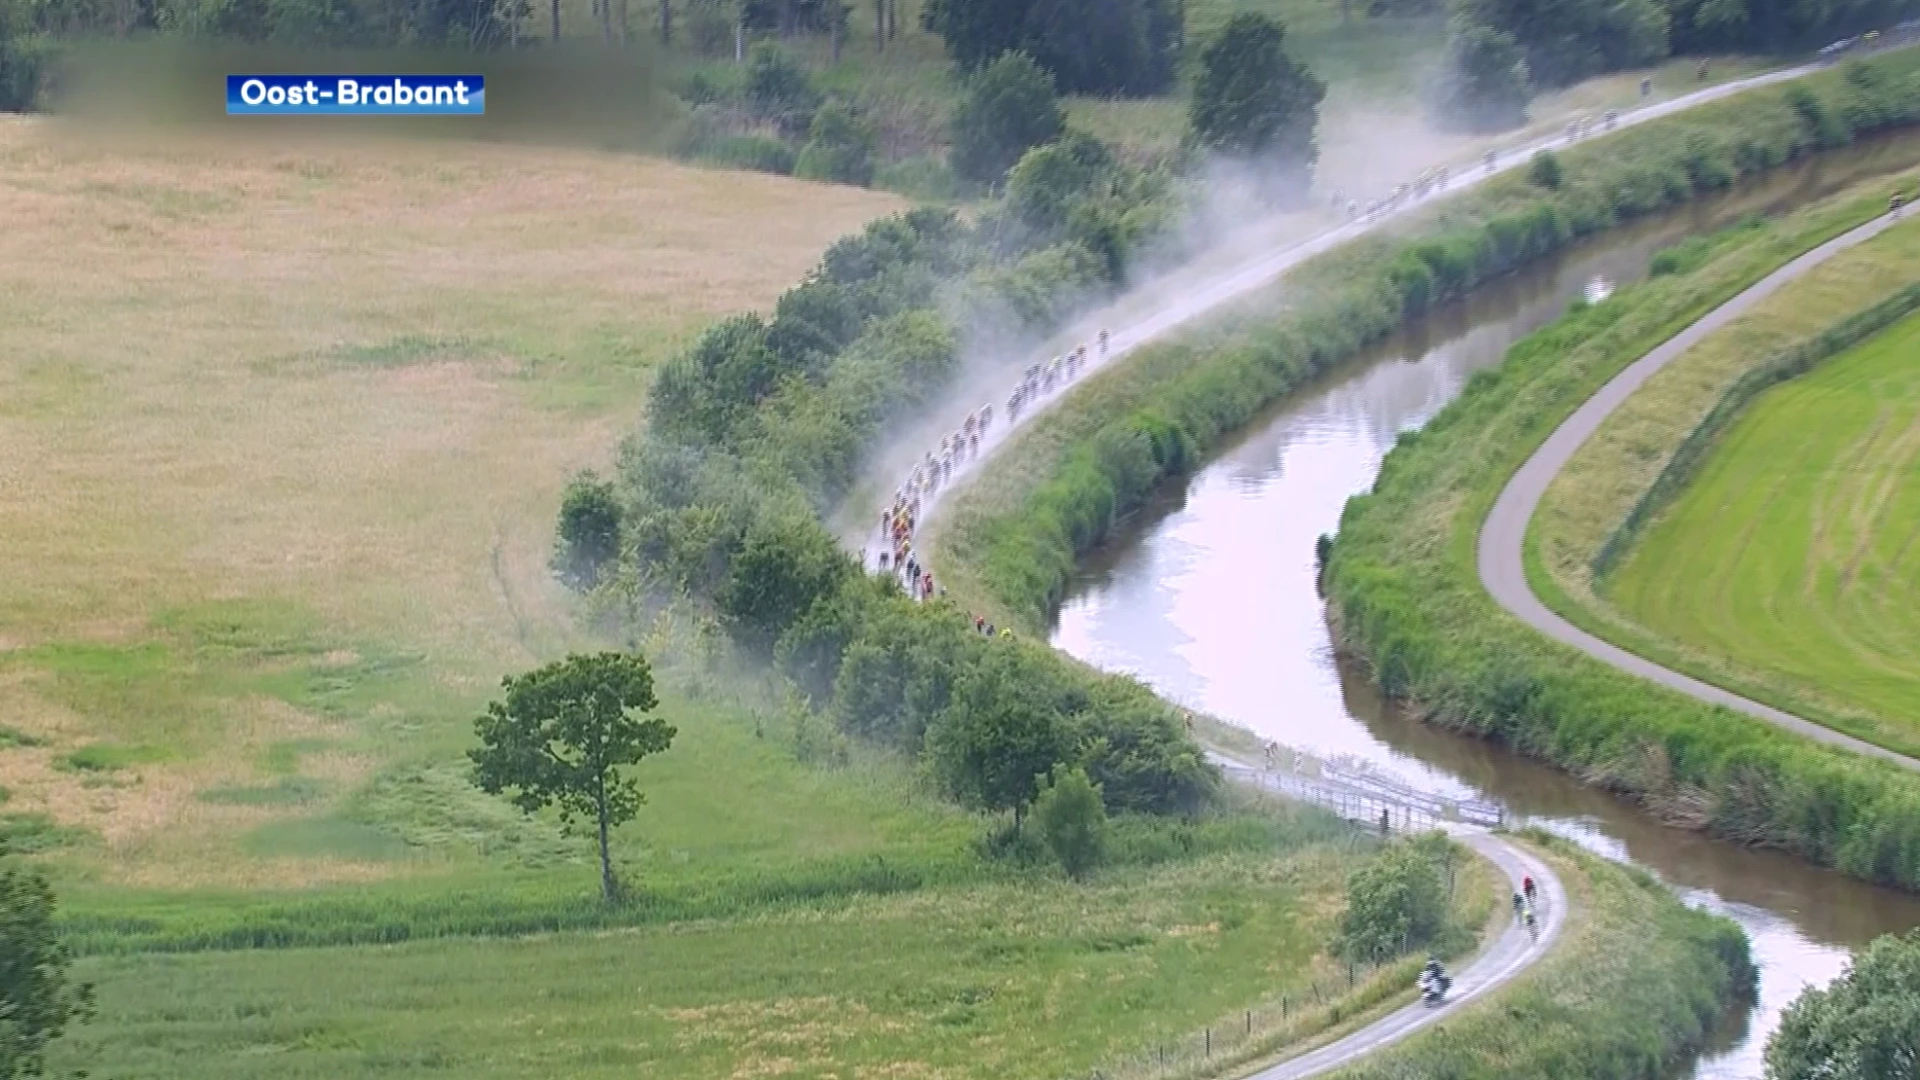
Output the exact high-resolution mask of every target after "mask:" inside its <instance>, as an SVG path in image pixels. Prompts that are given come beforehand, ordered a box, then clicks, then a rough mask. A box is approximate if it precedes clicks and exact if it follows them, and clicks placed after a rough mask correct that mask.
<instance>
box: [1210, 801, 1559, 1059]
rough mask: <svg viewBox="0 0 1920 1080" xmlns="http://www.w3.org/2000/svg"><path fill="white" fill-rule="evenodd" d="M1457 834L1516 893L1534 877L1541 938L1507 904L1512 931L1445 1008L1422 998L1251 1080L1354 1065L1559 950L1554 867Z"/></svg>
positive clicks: (1461, 976) (1478, 962) (1461, 981)
mask: <svg viewBox="0 0 1920 1080" xmlns="http://www.w3.org/2000/svg"><path fill="white" fill-rule="evenodd" d="M1452 831H1453V834H1454V837H1455V839H1457V840H1459V841H1460V842H1461V843H1463V844H1466V845H1467V846H1468V847H1471V848H1473V849H1474V850H1475V851H1477V852H1479V853H1480V854H1481V855H1482V856H1484V857H1485V858H1486V859H1487V860H1488V861H1490V862H1492V863H1493V864H1494V865H1495V866H1497V867H1499V868H1500V870H1501V871H1502V872H1503V873H1505V874H1506V875H1507V878H1508V880H1509V881H1511V882H1512V883H1513V891H1514V892H1519V891H1520V883H1521V881H1522V880H1523V879H1524V878H1526V877H1528V876H1531V877H1532V878H1533V880H1534V884H1535V885H1536V886H1538V887H1539V889H1540V909H1541V914H1542V916H1543V917H1542V919H1541V920H1540V927H1539V938H1538V940H1536V939H1535V938H1534V936H1533V935H1532V934H1531V933H1529V932H1528V931H1527V930H1526V928H1524V927H1523V926H1521V925H1520V923H1519V922H1518V921H1516V920H1514V919H1513V917H1512V916H1511V915H1509V914H1508V913H1507V911H1506V909H1505V907H1504V905H1503V906H1502V909H1501V910H1500V911H1499V912H1498V913H1496V914H1495V915H1494V918H1495V919H1498V920H1504V921H1505V922H1506V928H1505V929H1504V930H1502V931H1501V933H1500V936H1499V937H1497V938H1495V939H1494V940H1493V941H1492V942H1491V943H1489V944H1488V945H1487V946H1486V947H1485V948H1483V949H1481V950H1480V954H1479V955H1478V956H1476V957H1474V958H1473V960H1472V961H1471V962H1470V963H1468V964H1467V966H1466V967H1465V968H1464V969H1462V970H1460V971H1457V972H1454V973H1453V988H1452V990H1451V991H1449V992H1448V994H1447V997H1446V999H1445V1000H1444V1001H1442V1002H1441V1003H1440V1004H1439V1005H1435V1006H1429V1005H1424V1004H1422V1003H1420V1002H1419V1001H1417V1000H1416V1001H1415V1002H1413V1004H1411V1005H1408V1006H1406V1007H1405V1008H1402V1009H1398V1010H1396V1011H1394V1012H1392V1013H1389V1014H1387V1015H1386V1016H1383V1017H1381V1018H1380V1019H1378V1020H1376V1021H1374V1022H1373V1023H1371V1024H1368V1025H1367V1026H1366V1027H1363V1028H1361V1029H1360V1030H1358V1031H1356V1032H1354V1033H1353V1034H1351V1035H1348V1036H1346V1037H1345V1038H1342V1039H1338V1040H1336V1041H1334V1042H1331V1043H1328V1044H1327V1045H1325V1046H1322V1047H1320V1048H1319V1049H1316V1050H1312V1051H1309V1052H1307V1053H1305V1054H1301V1055H1300V1056H1298V1057H1293V1058H1288V1059H1287V1060H1285V1061H1282V1062H1280V1063H1279V1064H1277V1065H1273V1066H1271V1067H1269V1068H1265V1069H1262V1070H1260V1071H1259V1072H1256V1073H1253V1074H1252V1075H1251V1076H1249V1077H1248V1080H1302V1078H1303V1077H1308V1076H1317V1075H1319V1074H1320V1073H1323V1072H1326V1071H1328V1070H1330V1069H1337V1068H1341V1067H1343V1066H1347V1065H1351V1064H1353V1063H1354V1062H1355V1061H1357V1060H1359V1059H1360V1058H1361V1057H1364V1056H1365V1055H1367V1054H1370V1053H1372V1052H1373V1051H1375V1050H1378V1049H1380V1048H1381V1047H1383V1046H1387V1045H1389V1044H1391V1043H1395V1042H1398V1041H1400V1040H1401V1039H1404V1038H1406V1037H1407V1036H1409V1035H1412V1034H1413V1033H1414V1032H1416V1031H1419V1030H1421V1029H1423V1028H1425V1027H1427V1026H1428V1025H1430V1024H1435V1023H1438V1022H1439V1021H1441V1020H1444V1019H1446V1018H1447V1017H1449V1016H1452V1015H1453V1014H1455V1013H1456V1012H1458V1011H1460V1009H1462V1008H1464V1007H1465V1006H1466V1005H1467V1004H1468V1003H1469V1002H1471V1001H1473V1000H1475V999H1476V998H1479V997H1480V996H1481V995H1483V994H1485V993H1487V992H1488V991H1489V990H1492V989H1494V988H1495V987H1497V986H1500V985H1502V984H1503V983H1506V982H1507V981H1509V980H1510V979H1512V978H1513V977H1514V976H1516V975H1518V974H1520V973H1521V972H1522V971H1525V970H1526V969H1527V968H1528V966H1530V965H1531V964H1532V963H1533V962H1534V961H1535V960H1537V959H1539V958H1540V957H1541V956H1543V955H1545V954H1546V951H1547V950H1548V949H1549V948H1551V947H1552V946H1553V943H1554V940H1555V939H1556V938H1558V937H1559V936H1560V931H1561V930H1562V929H1564V928H1565V926H1566V921H1567V893H1566V889H1565V888H1564V887H1563V886H1562V885H1561V883H1560V879H1559V878H1558V877H1557V876H1555V875H1554V872H1553V870H1552V868H1551V867H1549V866H1548V865H1547V864H1546V863H1545V862H1544V861H1543V860H1541V859H1540V858H1539V857H1538V856H1536V855H1534V854H1533V853H1532V852H1530V851H1527V850H1525V849H1523V848H1521V847H1519V846H1518V845H1516V844H1514V843H1513V842H1512V841H1510V840H1507V839H1506V838H1505V837H1502V836H1497V835H1495V834H1493V833H1490V832H1486V831H1484V830H1481V829H1475V828H1470V827H1461V828H1456V829H1454V830H1452Z"/></svg>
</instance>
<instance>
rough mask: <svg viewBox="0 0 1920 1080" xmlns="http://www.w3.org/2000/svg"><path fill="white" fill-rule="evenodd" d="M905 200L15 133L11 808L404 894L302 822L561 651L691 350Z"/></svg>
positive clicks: (4, 515)
mask: <svg viewBox="0 0 1920 1080" xmlns="http://www.w3.org/2000/svg"><path fill="white" fill-rule="evenodd" d="M898 205H899V203H898V201H897V200H896V199H894V198H893V197H891V196H887V195H883V194H879V193H875V192H869V191H863V190H858V189H851V188H840V187H832V186H826V185H818V184H809V183H802V182H798V181H792V180H786V179H782V178H778V177H771V176H765V175H759V174H746V173H731V172H717V171H703V170H694V169H689V168H685V167H680V166H676V165H671V164H666V163H662V162H657V161H650V160H645V159H639V158H631V157H616V156H610V155H598V154H593V153H588V152H581V151H571V150H556V149H533V148H525V147H510V146H495V145H469V144H462V143H452V142H435V143H428V142H409V143H400V142H392V143H379V144H376V143H371V142H361V143H346V142H341V141H338V140H327V141H307V142H301V143H291V142H280V143H273V144H269V143H263V142H244V143H243V142H232V141H221V142H215V141H208V140H207V139H205V138H199V139H195V140H191V141H187V140H183V139H180V138H173V139H169V140H167V141H165V142H161V141H158V140H152V141H146V142H132V141H129V140H127V139H125V138H118V139H112V140H108V139H104V138H101V137H98V136H93V137H85V138H83V137H80V136H77V135H75V134H73V133H71V132H63V131H61V130H60V129H58V128H55V127H53V126H51V125H50V124H48V123H47V122H45V121H32V120H12V121H10V122H7V123H5V124H0V221H5V222H6V228H5V229H4V230H0V325H4V326H5V328H6V329H5V334H4V337H3V338H0V793H3V794H0V799H4V805H0V814H4V815H5V816H6V820H8V821H10V822H12V826H13V827H14V828H15V829H16V830H17V829H19V828H23V827H24V826H23V825H22V822H28V823H32V824H33V825H34V827H35V828H37V829H38V830H39V831H40V833H41V834H43V835H44V834H45V833H46V830H47V826H48V821H47V819H48V818H50V819H51V823H52V824H54V825H58V826H64V827H71V828H76V829H78V830H81V831H82V832H81V833H79V834H75V835H79V836H80V837H81V839H80V840H79V841H78V843H77V845H76V847H75V850H77V851H81V852H84V853H87V854H84V855H83V856H82V858H83V859H84V861H85V864H86V865H88V866H91V867H94V868H95V869H96V870H97V871H98V872H99V873H100V875H101V876H102V877H103V878H104V879H106V880H109V881H129V882H138V883H147V884H155V885H170V884H186V883H200V884H204V883H213V882H218V883H223V884H233V885H246V884H271V883H295V882H309V881H318V880H353V879H358V878H364V877H368V876H375V875H378V874H382V873H386V872H388V864H386V863H383V862H381V861H379V860H376V859H365V858H358V857H355V856H354V854H353V850H354V848H355V846H356V843H361V842H365V843H372V842H373V840H372V839H371V838H370V837H368V836H358V837H356V836H354V835H352V834H353V830H352V828H351V827H350V825H344V824H338V823H336V825H333V826H329V827H328V829H330V830H331V831H330V832H329V831H328V830H327V829H323V830H320V831H319V832H314V831H313V830H308V831H307V832H306V833H303V832H301V830H300V829H298V828H289V827H287V823H288V821H290V820H294V819H302V818H315V817H316V816H325V815H329V814H335V813H336V812H337V811H338V810H339V808H340V807H341V806H343V805H345V804H346V803H348V802H349V801H351V800H353V799H356V798H362V797H364V794H365V789H366V783H367V778H368V777H370V776H372V775H374V774H375V772H376V770H380V769H382V768H384V767H386V766H387V765H388V764H389V763H391V762H393V761H396V760H403V759H407V758H421V757H442V758H444V757H446V756H449V750H450V747H451V746H453V745H455V744H457V743H460V742H463V741H464V739H465V738H466V736H467V735H468V734H469V729H467V728H466V726H465V723H464V720H463V717H464V715H465V712H464V710H466V709H468V708H470V707H471V706H472V704H473V702H474V701H475V700H477V699H479V698H482V697H484V695H485V694H486V693H487V692H488V690H490V689H491V688H492V687H493V686H494V685H495V684H496V682H497V680H498V678H499V677H500V675H501V674H503V673H505V672H506V671H509V670H513V669H515V668H518V667H521V666H525V665H526V664H527V663H528V662H530V661H531V660H533V659H534V658H535V657H536V656H537V655H541V654H544V653H547V652H550V651H552V650H554V649H556V648H558V647H560V645H561V644H562V643H563V641H564V637H565V620H564V619H562V618H560V617H559V616H560V614H561V604H562V602H563V598H562V597H561V595H560V594H559V592H558V590H557V587H556V586H554V585H553V584H552V583H551V582H550V580H549V579H548V576H547V574H546V570H545V560H546V556H547V552H548V546H549V543H550V537H551V526H552V517H553V512H554V508H555V506H556V505H557V501H558V492H559V489H560V487H561V485H562V484H563V483H564V481H565V478H566V475H567V474H568V473H569V472H570V471H571V470H574V469H576V468H579V467H583V466H592V465H602V466H604V465H605V464H606V463H608V462H609V461H610V460H611V457H612V453H613V450H614V447H615V446H616V444H617V442H618V439H619V436H620V434H621V433H622V432H623V430H625V429H627V428H628V427H630V426H631V425H632V424H633V423H634V422H635V420H636V418H637V416H638V413H639V403H640V400H641V395H642V394H643V392H644V389H645V385H646V379H647V374H648V372H649V371H650V369H651V368H652V367H653V365H654V364H655V363H656V362H657V361H658V360H659V359H661V358H662V356H664V355H665V354H666V353H667V352H668V351H669V350H670V349H671V348H672V347H673V346H674V345H675V344H676V343H677V342H680V341H683V340H685V339H686V337H687V336H688V335H689V334H690V333H691V332H693V331H695V330H697V328H698V327H700V326H701V325H702V324H703V323H704V322H705V321H707V320H709V319H711V318H713V317H715V316H717V315H720V314H723V313H727V312H732V311H736V310H740V309H742V308H750V307H766V306H768V305H770V304H771V302H772V301H773V300H774V298H775V297H776V296H777V295H778V294H779V293H780V291H781V290H783V289H784V288H786V287H787V286H789V285H791V284H792V283H793V282H794V281H796V280H797V279H798V278H799V277H800V276H801V275H802V274H803V273H804V272H805V271H806V269H807V268H808V267H809V266H810V265H812V263H813V262H814V261H815V260H816V259H817V258H818V256H819V253H820V252H821V251H822V250H823V249H824V247H825V246H826V245H827V244H828V243H829V242H831V241H832V240H833V239H835V238H836V237H838V236H841V235H843V234H845V233H847V232H850V231H854V230H856V229H857V228H858V227H859V226H860V225H861V223H862V222H864V221H865V220H867V219H870V218H872V217H875V216H878V215H880V214H883V213H886V212H890V211H892V210H894V209H896V208H898ZM10 744H12V745H10ZM276 826H277V827H279V831H278V832H275V831H274V829H275V827H276ZM343 829H344V830H345V831H344V832H343V831H342V830H343ZM343 836H344V837H346V840H344V841H342V840H341V838H342V837H343ZM276 838H277V839H276Z"/></svg>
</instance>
